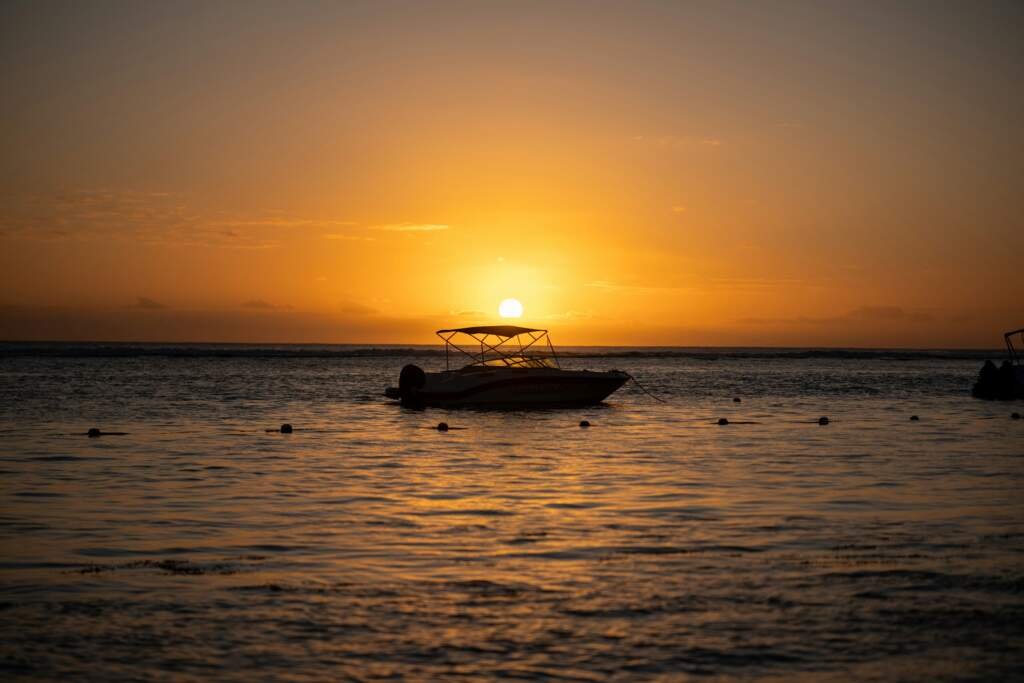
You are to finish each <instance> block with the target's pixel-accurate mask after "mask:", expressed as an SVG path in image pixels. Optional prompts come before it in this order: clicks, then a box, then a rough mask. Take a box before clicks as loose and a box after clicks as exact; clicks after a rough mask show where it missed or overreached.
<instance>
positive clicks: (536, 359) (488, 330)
mask: <svg viewBox="0 0 1024 683" xmlns="http://www.w3.org/2000/svg"><path fill="white" fill-rule="evenodd" d="M437 336H439V337H440V338H441V339H442V340H443V341H444V365H445V369H446V370H451V363H452V355H453V354H452V351H453V350H454V351H456V352H458V353H457V354H456V356H457V355H459V354H461V355H464V356H467V357H468V358H469V359H470V360H471V361H472V362H471V363H470V364H469V366H468V367H474V366H477V367H479V366H484V367H532V368H537V367H549V368H558V367H559V363H558V356H557V355H556V354H555V347H554V346H553V345H552V343H551V338H550V336H548V332H547V330H536V329H529V328H516V327H504V326H494V327H473V328H462V329H457V330H438V332H437Z"/></svg>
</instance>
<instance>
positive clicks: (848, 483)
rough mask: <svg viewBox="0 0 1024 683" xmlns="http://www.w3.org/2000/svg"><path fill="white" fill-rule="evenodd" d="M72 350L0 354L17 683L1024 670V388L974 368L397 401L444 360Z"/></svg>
mask: <svg viewBox="0 0 1024 683" xmlns="http://www.w3.org/2000/svg"><path fill="white" fill-rule="evenodd" d="M74 348H77V349H78V351H74V349H72V348H71V347H60V346H52V345H49V346H44V347H31V348H27V349H26V347H24V346H13V345H6V346H5V345H0V436H2V439H0V675H2V676H3V677H4V678H12V677H26V678H27V677H41V678H68V679H72V680H85V679H91V680H114V679H133V680H140V679H169V678H174V679H185V680H188V679H203V678H212V677H216V678H218V679H227V678H235V679H238V680H252V679H254V678H255V679H268V678H282V679H289V680H305V679H308V680H338V679H352V680H375V679H400V678H405V679H434V680H436V679H456V678H458V679H461V680H484V679H494V678H512V679H523V678H525V679H552V680H563V679H564V680H583V681H590V680H677V679H685V678H688V677H693V678H699V679H701V680H718V679H730V678H744V679H757V678H760V679H770V680H794V679H797V680H798V679H801V678H805V679H813V680H822V679H825V680H828V679H835V680H850V679H856V680H1007V679H1013V678H1017V679H1019V678H1020V677H1021V673H1020V672H1021V671H1022V669H1024V657H1022V654H1021V653H1022V651H1024V420H1011V419H1010V418H1009V415H1010V413H1011V412H1013V411H1018V412H1024V404H1022V403H1021V402H1017V403H1016V404H1005V403H1004V404H1000V403H986V402H982V401H977V400H973V399H971V398H970V396H969V393H968V392H969V388H970V384H971V382H972V380H973V378H974V376H975V374H976V372H977V370H978V368H979V367H980V362H981V361H980V360H979V356H978V355H977V354H970V353H967V354H963V353H926V354H914V353H907V352H899V353H895V354H892V353H889V354H887V353H864V352H856V353H843V352H825V353H807V352H800V351H793V352H785V353H779V352H753V351H747V352H742V351H740V352H737V351H729V350H703V351H692V350H690V351H672V352H659V353H649V352H642V353H640V352H629V351H628V350H621V349H620V350H611V351H609V350H604V351H601V352H599V353H597V352H588V351H586V350H577V352H578V354H581V355H582V356H586V357H576V358H572V357H570V358H569V359H568V360H567V361H566V362H565V363H564V365H566V366H570V367H591V368H595V369H609V368H620V369H623V370H626V371H628V372H630V373H632V374H634V375H636V376H637V377H639V378H640V379H641V381H643V382H644V383H645V386H646V387H647V388H648V389H649V390H650V391H652V392H654V393H655V394H657V395H658V396H661V397H663V398H664V399H665V400H666V403H664V404H662V403H657V402H655V401H654V400H652V399H651V398H649V397H648V396H646V395H645V394H644V393H642V392H641V391H640V390H639V389H638V388H637V387H636V386H635V385H632V384H630V385H627V386H626V387H624V388H623V389H622V390H620V391H619V392H618V393H616V394H614V395H613V396H612V397H611V399H610V400H609V402H608V403H607V404H606V405H604V406H600V407H596V408H592V409H586V410H559V411H541V412H475V411H446V410H426V411H422V412H414V411H409V410H405V409H401V408H398V407H396V406H394V405H390V404H389V403H387V402H385V401H384V400H383V399H381V398H380V393H381V391H382V389H383V387H384V386H385V385H387V384H394V383H395V382H396V378H397V373H398V370H399V368H400V367H401V365H402V364H403V363H404V362H406V361H407V360H410V359H411V360H414V361H415V362H417V363H419V364H420V365H422V366H424V367H425V368H427V369H433V368H436V367H438V365H439V364H441V363H443V357H438V356H437V355H436V353H435V352H432V351H426V350H423V349H412V350H408V349H385V350H383V351H376V352H374V351H366V352H359V353H353V352H351V351H352V350H351V349H344V348H341V349H339V348H338V347H274V348H269V347H158V346H147V347H145V348H143V350H142V351H139V352H133V351H125V350H124V349H123V348H120V349H119V348H117V347H115V348H114V350H113V351H110V347H87V346H79V347H74ZM103 348H106V349H107V351H104V352H97V349H103ZM69 349H71V350H69ZM161 349H162V350H161ZM196 349H198V351H197V350H196ZM204 349H205V351H204ZM210 349H214V351H210ZM282 349H283V351H282ZM569 355H570V356H571V355H572V354H569ZM733 397H740V398H741V399H742V402H741V403H735V402H734V401H733V400H732V399H733ZM914 414H916V415H919V416H920V420H919V421H913V422H912V421H910V419H909V418H910V416H911V415H914ZM821 415H828V416H829V417H830V419H831V424H829V425H828V426H824V427H821V426H818V424H817V418H818V417H819V416H821ZM719 417H727V418H729V419H730V420H731V421H733V424H730V425H729V426H727V427H719V426H718V425H717V424H716V420H717V418H719ZM584 418H585V419H587V420H589V421H590V422H591V423H592V424H593V426H592V427H591V428H589V429H581V428H579V427H578V426H577V425H578V423H579V421H580V420H581V419H584ZM441 420H444V421H446V422H448V423H449V424H451V425H452V426H453V427H463V428H464V429H458V430H453V431H449V432H447V433H440V432H438V431H436V430H435V429H433V428H432V427H433V426H434V425H436V424H437V422H439V421H441ZM282 422H290V423H292V424H293V425H294V426H295V432H294V433H293V434H290V435H285V434H280V433H267V432H265V431H264V430H265V429H267V428H273V427H277V426H278V425H280V424H281V423H282ZM739 422H749V423H750V424H738V423H739ZM90 427H99V428H101V429H104V430H107V431H121V432H127V434H125V435H123V436H104V437H101V438H98V439H89V438H86V437H85V436H84V433H85V432H86V430H87V429H88V428H90Z"/></svg>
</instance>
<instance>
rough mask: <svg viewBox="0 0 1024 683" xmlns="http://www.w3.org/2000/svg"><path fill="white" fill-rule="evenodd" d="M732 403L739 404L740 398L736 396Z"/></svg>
mask: <svg viewBox="0 0 1024 683" xmlns="http://www.w3.org/2000/svg"><path fill="white" fill-rule="evenodd" d="M732 402H733V403H739V402H740V397H739V396H737V397H736V398H734V399H733V400H732Z"/></svg>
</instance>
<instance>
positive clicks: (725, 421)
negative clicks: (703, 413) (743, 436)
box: [718, 417, 729, 427]
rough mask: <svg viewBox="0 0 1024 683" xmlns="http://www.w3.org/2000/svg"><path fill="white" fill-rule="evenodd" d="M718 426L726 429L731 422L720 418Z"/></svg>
mask: <svg viewBox="0 0 1024 683" xmlns="http://www.w3.org/2000/svg"><path fill="white" fill-rule="evenodd" d="M718 424H719V426H722V427H724V426H725V425H727V424H729V421H728V420H726V419H725V418H724V417H720V418H718Z"/></svg>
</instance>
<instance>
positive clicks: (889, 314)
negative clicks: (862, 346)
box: [737, 306, 933, 325]
mask: <svg viewBox="0 0 1024 683" xmlns="http://www.w3.org/2000/svg"><path fill="white" fill-rule="evenodd" d="M932 321H933V318H932V316H931V315H929V314H927V313H924V312H919V311H918V312H908V311H905V310H904V309H902V308H900V307H899V306H861V307H860V308H855V309H853V310H851V311H847V312H846V313H844V314H842V315H837V316H832V317H823V318H811V317H807V316H799V317H796V318H743V319H741V320H738V321H737V322H739V323H740V324H743V325H839V324H845V325H848V324H850V323H853V322H904V323H927V322H932Z"/></svg>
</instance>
